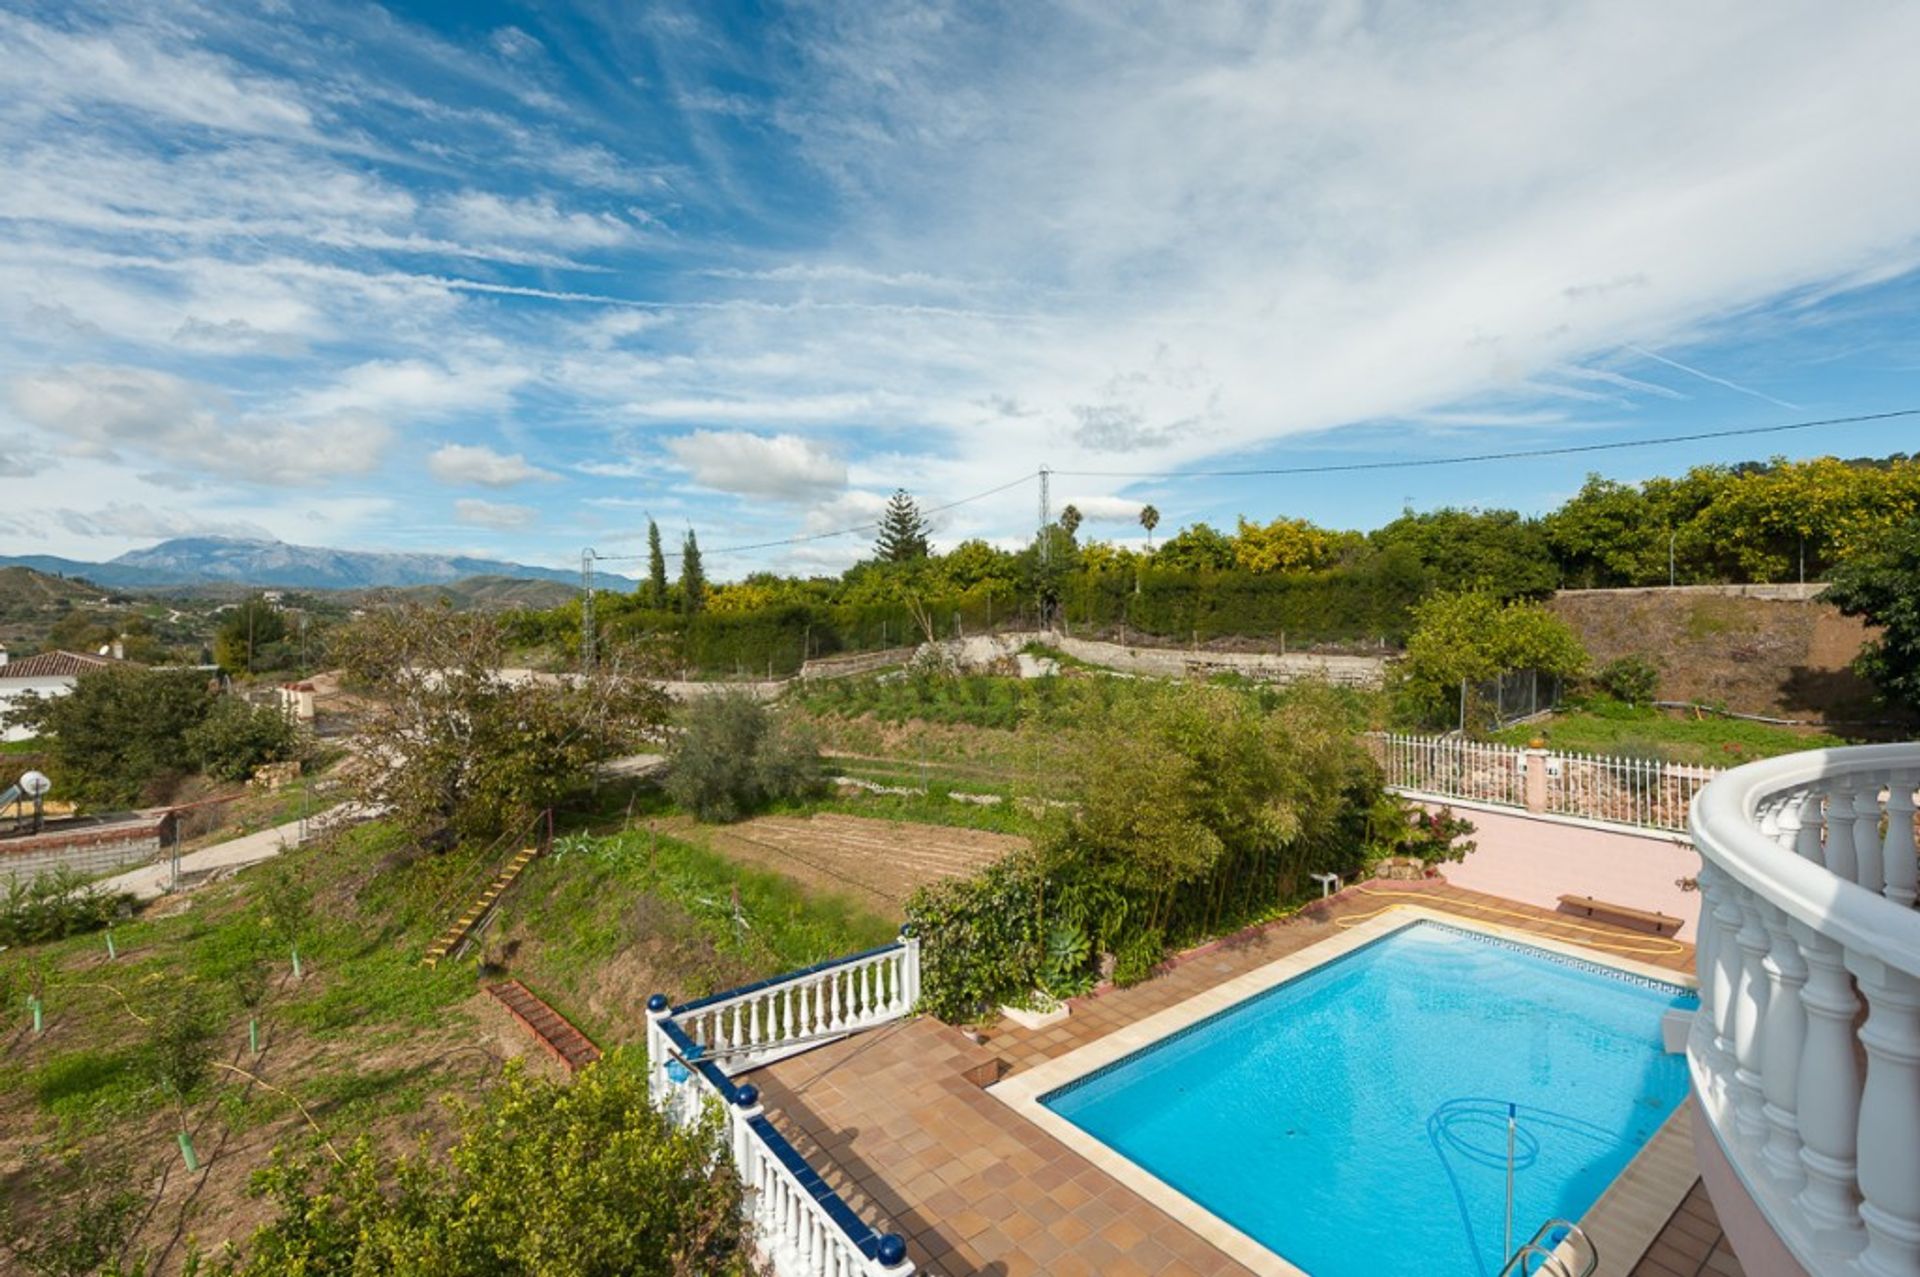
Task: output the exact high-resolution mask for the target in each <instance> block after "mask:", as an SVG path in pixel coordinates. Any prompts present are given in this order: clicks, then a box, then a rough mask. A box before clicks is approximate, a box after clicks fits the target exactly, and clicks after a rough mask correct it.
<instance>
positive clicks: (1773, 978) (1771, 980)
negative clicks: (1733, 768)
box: [1760, 807, 1807, 1193]
mask: <svg viewBox="0 0 1920 1277" xmlns="http://www.w3.org/2000/svg"><path fill="white" fill-rule="evenodd" d="M1788 810H1789V811H1790V810H1792V809H1791V807H1789V808H1788ZM1789 841H1790V839H1789ZM1761 909H1762V915H1763V917H1764V919H1765V923H1766V929H1767V939H1768V946H1767V956H1766V959H1765V960H1764V962H1763V963H1762V965H1763V966H1764V967H1765V969H1766V973H1767V1018H1766V1023H1765V1025H1764V1026H1763V1027H1762V1029H1761V1045H1760V1058H1761V1059H1762V1060H1764V1061H1765V1062H1766V1076H1765V1079H1764V1080H1763V1082H1762V1084H1761V1093H1762V1095H1763V1096H1764V1098H1765V1101H1766V1103H1765V1105H1764V1106H1763V1108H1762V1110H1761V1112H1762V1115H1763V1116H1764V1117H1765V1118H1766V1121H1767V1144H1766V1148H1765V1149H1763V1150H1762V1152H1761V1156H1762V1157H1763V1158H1764V1159H1765V1161H1766V1164H1767V1168H1768V1170H1769V1171H1771V1172H1772V1174H1773V1177H1774V1179H1775V1180H1776V1181H1777V1182H1778V1183H1779V1184H1780V1185H1781V1187H1782V1188H1784V1189H1785V1190H1786V1191H1787V1192H1789V1193H1792V1192H1797V1191H1799V1189H1800V1186H1801V1185H1802V1184H1804V1183H1805V1182H1806V1171H1805V1169H1804V1168H1803V1167H1802V1166H1801V1164H1800V1117H1799V1111H1798V1109H1797V1107H1796V1106H1797V1104H1798V1091H1797V1088H1798V1086H1799V1077H1800V1056H1801V1054H1802V1052H1804V1051H1805V1050H1806V1038H1807V1013H1806V1008H1805V1007H1803V1006H1801V1005H1800V990H1801V988H1802V987H1803V986H1804V985H1805V984H1806V982H1807V964H1806V962H1805V960H1804V959H1802V958H1801V956H1800V945H1799V943H1798V942H1797V941H1795V940H1794V938H1793V933H1792V929H1791V928H1790V927H1789V926H1788V925H1787V915H1786V912H1785V911H1784V910H1782V909H1780V908H1779V907H1778V906H1776V905H1772V904H1766V905H1762V906H1761Z"/></svg>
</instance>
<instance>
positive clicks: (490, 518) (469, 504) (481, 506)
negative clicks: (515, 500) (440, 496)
mask: <svg viewBox="0 0 1920 1277" xmlns="http://www.w3.org/2000/svg"><path fill="white" fill-rule="evenodd" d="M453 517H454V518H456V519H458V520H460V522H462V523H465V524H470V525H471V526H473V527H476V528H497V529H501V530H511V529H515V528H526V527H531V526H532V525H533V522H534V520H536V519H537V518H539V517H540V512H539V511H537V510H535V509H534V508H533V507H532V506H525V505H507V504H504V503H502V502H498V501H481V500H479V499H478V498H475V497H465V498H462V499H461V500H459V501H456V502H454V503H453Z"/></svg>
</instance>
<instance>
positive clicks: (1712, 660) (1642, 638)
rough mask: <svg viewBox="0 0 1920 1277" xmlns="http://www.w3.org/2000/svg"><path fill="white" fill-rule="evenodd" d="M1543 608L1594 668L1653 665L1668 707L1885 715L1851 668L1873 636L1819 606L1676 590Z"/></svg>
mask: <svg viewBox="0 0 1920 1277" xmlns="http://www.w3.org/2000/svg"><path fill="white" fill-rule="evenodd" d="M1549 606H1550V607H1551V608H1552V609H1553V611H1554V612H1555V613H1556V614H1558V615H1559V616H1561V617H1564V618H1565V619H1566V621H1567V622H1568V623H1569V624H1570V625H1572V626H1573V628H1574V630H1575V631H1576V632H1577V633H1578V634H1579V635H1580V638H1581V641H1582V642H1584V643H1585V644H1586V645H1587V651H1588V653H1589V654H1591V656H1592V657H1593V662H1594V664H1595V665H1596V666H1597V665H1602V664H1605V663H1606V662H1607V661H1610V660H1612V659H1614V658H1615V657H1618V656H1634V655H1638V656H1644V657H1646V658H1647V659H1648V660H1651V661H1652V662H1653V663H1654V664H1655V665H1657V666H1659V667H1660V695H1661V697H1662V698H1663V699H1666V700H1677V701H1702V702H1706V703H1709V704H1723V705H1725V706H1726V707H1727V708H1728V709H1731V710H1735V711H1738V712H1740V713H1744V714H1766V715H1772V716H1778V717H1782V718H1800V719H1807V718H1823V719H1832V720H1836V721H1842V720H1862V719H1877V718H1880V717H1882V716H1883V711H1882V710H1881V709H1880V708H1879V707H1877V706H1876V705H1875V704H1874V703H1873V688H1872V685H1871V684H1869V683H1867V682H1866V681H1865V680H1864V679H1862V678H1860V677H1859V676H1858V675H1856V674H1855V673H1853V671H1852V669H1851V668H1850V666H1851V664H1852V662H1853V659H1854V657H1856V656H1858V655H1859V654H1860V648H1861V647H1862V645H1863V644H1865V643H1866V642H1867V640H1868V639H1869V638H1870V637H1871V635H1872V631H1871V630H1870V629H1869V628H1868V627H1867V626H1866V625H1864V624H1862V623H1861V622H1860V621H1857V620H1855V619H1853V618H1852V617H1846V616H1842V615H1840V613H1839V611H1838V610H1837V609H1835V608H1833V607H1830V606H1828V605H1826V604H1824V603H1819V602H1815V601H1813V600H1811V599H1777V598H1751V597H1742V596H1740V595H1737V594H1735V593H1733V592H1732V591H1731V590H1729V591H1725V592H1722V591H1718V590H1715V589H1714V588H1713V587H1689V586H1682V587H1680V588H1679V589H1662V588H1648V589H1625V590H1575V591H1567V592H1563V593H1561V594H1557V595H1555V596H1554V598H1553V600H1552V602H1551V603H1550V604H1549Z"/></svg>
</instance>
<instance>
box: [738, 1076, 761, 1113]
mask: <svg viewBox="0 0 1920 1277" xmlns="http://www.w3.org/2000/svg"><path fill="white" fill-rule="evenodd" d="M733 1102H734V1103H735V1104H737V1105H739V1106H740V1107H741V1108H743V1109H750V1108H752V1107H753V1106H754V1105H756V1104H758V1103H759V1102H760V1088H759V1087H757V1086H755V1085H754V1084H753V1083H751V1082H749V1083H747V1084H746V1085H745V1086H743V1087H741V1088H740V1089H739V1090H737V1091H735V1092H734V1093H733Z"/></svg>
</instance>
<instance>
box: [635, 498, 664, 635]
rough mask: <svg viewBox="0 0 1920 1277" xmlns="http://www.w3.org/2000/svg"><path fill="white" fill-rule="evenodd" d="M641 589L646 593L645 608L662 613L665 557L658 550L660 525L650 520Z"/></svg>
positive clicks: (661, 551)
mask: <svg viewBox="0 0 1920 1277" xmlns="http://www.w3.org/2000/svg"><path fill="white" fill-rule="evenodd" d="M641 588H642V589H643V590H644V591H645V592H646V593H645V597H646V601H647V606H648V607H650V608H652V609H653V610H654V611H656V612H658V611H664V610H665V608H666V606H667V556H666V553H665V551H663V550H662V549H661V548H660V525H659V524H657V523H655V522H654V521H653V520H652V519H648V520H647V579H646V581H645V582H643V583H642V585H641Z"/></svg>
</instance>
